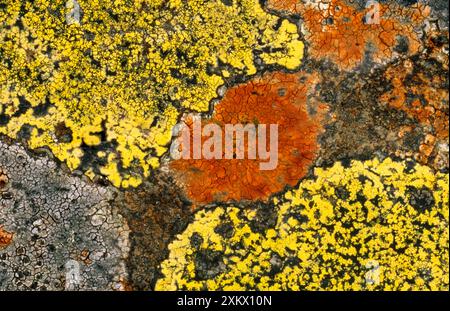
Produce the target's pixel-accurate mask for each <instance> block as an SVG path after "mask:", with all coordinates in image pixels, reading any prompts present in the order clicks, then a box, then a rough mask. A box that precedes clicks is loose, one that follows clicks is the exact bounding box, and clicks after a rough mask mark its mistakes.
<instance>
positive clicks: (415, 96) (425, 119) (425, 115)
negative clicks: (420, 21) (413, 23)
mask: <svg viewBox="0 0 450 311" xmlns="http://www.w3.org/2000/svg"><path fill="white" fill-rule="evenodd" d="M434 39H435V38H434ZM430 40H431V39H430ZM429 43H430V44H428V45H427V48H428V54H429V57H431V58H427V59H426V60H425V63H422V62H421V61H420V60H413V59H406V60H404V61H401V62H399V63H397V64H395V65H393V66H391V67H389V68H388V69H387V71H386V74H385V76H386V80H387V81H390V83H391V84H392V88H391V90H390V91H388V92H386V93H384V94H382V95H381V96H380V102H381V103H384V104H387V105H389V106H391V107H393V108H396V109H399V110H402V111H404V112H405V113H406V114H407V115H408V116H410V117H412V118H414V119H416V120H417V121H418V122H419V123H420V124H421V125H422V126H423V127H424V128H425V132H426V134H425V136H424V139H423V141H422V142H421V145H420V147H419V150H418V151H419V153H418V154H417V156H416V158H417V160H419V161H420V162H422V163H427V161H428V158H429V157H430V156H431V155H432V153H433V151H434V148H435V145H436V143H438V142H440V141H443V142H447V143H448V138H449V121H448V116H449V94H448V76H447V73H448V67H447V66H448V64H443V66H444V67H442V68H441V69H439V70H437V69H435V68H434V66H433V64H435V63H436V60H437V59H439V57H437V56H439V55H438V54H436V53H435V51H436V50H439V49H440V47H439V46H435V45H433V44H432V42H429ZM411 130H412V127H408V128H404V129H402V130H401V131H400V133H399V135H404V132H408V131H411Z"/></svg>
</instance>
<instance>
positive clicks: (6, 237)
mask: <svg viewBox="0 0 450 311" xmlns="http://www.w3.org/2000/svg"><path fill="white" fill-rule="evenodd" d="M13 236H14V234H12V233H10V232H8V231H6V230H4V229H3V227H2V226H0V249H2V248H5V247H7V246H8V245H9V244H11V242H12V239H13Z"/></svg>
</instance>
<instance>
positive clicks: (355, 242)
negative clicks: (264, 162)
mask: <svg viewBox="0 0 450 311" xmlns="http://www.w3.org/2000/svg"><path fill="white" fill-rule="evenodd" d="M448 186H449V175H448V174H444V173H437V174H435V173H434V172H433V171H432V170H431V169H430V168H428V167H426V166H421V165H419V164H414V163H411V162H396V161H393V160H391V159H389V158H387V159H385V160H383V161H380V160H378V159H374V160H369V161H365V162H361V161H351V163H350V165H349V166H348V167H346V166H344V165H343V164H341V163H336V164H335V165H334V166H333V167H331V168H316V169H315V171H314V178H311V179H307V180H304V181H303V182H302V183H301V184H300V185H299V186H298V187H297V188H296V189H294V190H291V191H288V192H287V193H285V194H284V195H283V197H282V198H279V199H275V200H274V201H273V203H274V205H273V206H272V207H266V208H265V209H262V208H261V207H257V208H255V209H239V208H236V207H218V208H215V209H213V210H209V211H200V212H198V213H197V215H196V217H195V220H194V222H193V223H192V224H191V225H189V226H188V227H187V229H186V230H185V232H184V233H183V234H182V235H179V236H178V237H177V239H176V240H175V241H174V242H173V243H172V244H171V245H170V246H169V250H170V255H169V258H168V259H167V260H166V261H164V262H163V263H162V273H163V275H164V277H163V278H162V279H160V280H159V281H158V282H157V284H156V289H157V290H177V289H187V290H201V289H208V290H232V289H254V290H321V289H327V290H380V289H382V290H419V289H420V290H427V289H428V290H448V284H449V274H448V273H449V271H448V263H449V253H448V234H449V233H448V217H449V205H448V204H449V202H448ZM255 213H256V214H255Z"/></svg>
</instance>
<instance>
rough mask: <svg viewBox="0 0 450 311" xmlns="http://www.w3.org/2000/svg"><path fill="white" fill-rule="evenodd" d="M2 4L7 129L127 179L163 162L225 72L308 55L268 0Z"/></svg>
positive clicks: (117, 180) (1, 101) (0, 128)
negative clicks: (187, 116)
mask: <svg viewBox="0 0 450 311" xmlns="http://www.w3.org/2000/svg"><path fill="white" fill-rule="evenodd" d="M0 4H1V5H0V60H1V62H0V134H5V135H8V136H10V137H12V138H17V137H18V136H20V135H22V136H25V138H26V140H27V142H28V144H29V146H30V147H31V148H33V149H34V148H39V147H48V148H50V150H51V151H52V152H53V154H54V155H55V156H56V157H57V158H58V159H59V160H61V161H64V162H66V163H67V165H68V167H69V168H70V169H72V170H74V169H82V170H84V171H85V173H86V174H87V175H88V176H91V177H93V176H96V175H103V176H106V177H107V178H108V179H109V180H110V181H111V182H112V183H113V184H114V185H115V186H117V187H125V188H126V187H129V186H138V185H139V184H140V183H141V182H142V179H143V178H145V177H147V176H149V174H150V171H151V169H152V168H155V167H157V166H159V159H160V157H161V156H162V155H163V154H164V153H165V152H166V151H167V145H168V144H169V142H170V140H171V134H172V133H171V130H172V127H173V126H174V125H175V123H176V122H177V119H178V118H179V116H180V114H181V113H182V112H183V111H185V110H186V111H196V112H204V111H207V110H208V108H209V102H210V101H211V100H212V99H214V98H215V97H217V94H216V90H217V88H218V87H219V86H221V85H222V84H223V83H224V79H226V78H228V77H230V76H233V75H253V74H255V73H256V72H257V69H256V66H255V61H256V59H255V58H256V57H259V58H260V59H261V61H262V62H263V63H265V64H267V65H279V66H282V67H284V68H287V69H295V68H297V67H298V66H299V65H300V61H301V59H302V56H303V43H302V42H301V41H299V37H298V33H297V26H296V25H294V24H292V23H291V22H289V21H287V20H281V19H280V18H279V17H277V16H274V15H271V14H269V13H266V12H265V11H264V10H263V9H262V8H261V6H260V4H259V1H257V0H240V1H233V2H232V3H231V2H230V3H228V2H226V1H220V0H215V1H205V0H189V1H181V0H169V1H166V0H164V1H163V0H151V1H120V0H116V1H98V0H97V1H82V0H79V1H68V2H67V1H48V0H39V1H34V2H31V1H14V0H10V1H1V2H0ZM78 8H79V14H78V15H77V14H72V13H73V10H75V9H78ZM224 68H225V69H224ZM24 133H25V134H26V135H24ZM61 133H62V134H61ZM87 153H89V154H87ZM83 161H87V162H88V164H87V165H84V164H83ZM89 161H90V162H89Z"/></svg>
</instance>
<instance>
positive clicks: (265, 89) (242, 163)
mask: <svg viewBox="0 0 450 311" xmlns="http://www.w3.org/2000/svg"><path fill="white" fill-rule="evenodd" d="M317 82H318V77H317V75H315V74H307V73H297V74H285V73H270V74H266V75H265V76H263V77H261V78H257V79H255V80H253V81H250V82H248V83H246V84H243V85H239V86H237V87H234V88H231V89H229V90H228V91H227V93H226V94H225V97H224V99H223V100H222V101H221V102H220V103H219V104H218V105H217V106H216V107H215V112H214V114H213V116H212V118H211V119H208V120H203V121H202V127H204V126H205V125H207V124H213V123H214V124H218V125H220V126H221V128H222V132H223V133H225V131H224V125H225V124H244V125H245V124H252V123H253V124H266V125H267V126H268V127H269V124H278V136H279V137H278V166H277V167H276V168H275V169H274V170H260V167H259V164H260V163H261V162H260V160H259V159H248V158H245V159H210V160H207V159H198V160H196V159H180V160H175V161H172V162H171V167H172V168H173V169H174V170H175V172H176V173H175V174H176V175H177V177H178V180H181V181H182V183H181V184H182V185H183V187H184V188H185V190H186V193H187V195H188V196H189V197H190V198H191V199H192V200H193V201H194V203H208V202H212V201H222V202H226V201H230V200H255V199H262V200H265V199H267V198H268V197H269V196H270V195H271V194H272V193H275V192H278V191H281V190H282V189H283V188H284V187H285V186H286V185H295V184H296V183H297V182H298V180H299V179H300V178H301V177H303V176H304V175H305V174H306V173H307V170H308V166H309V165H310V164H311V162H312V161H313V160H314V158H315V156H316V151H317V149H318V144H317V142H316V139H317V136H318V134H319V133H320V132H321V131H322V125H321V122H320V121H321V120H322V118H323V116H324V112H325V111H326V110H327V107H326V106H325V105H323V104H321V103H318V102H314V101H313V100H312V99H310V98H309V96H308V95H309V93H310V91H312V90H314V87H315V85H316V83H317ZM190 120H192V119H189V118H187V120H186V124H187V125H188V126H189V127H190V128H192V126H193V125H192V122H191V121H190ZM268 135H269V134H268ZM191 138H192V131H191ZM203 138H206V137H205V136H203ZM245 147H246V148H247V147H248V145H247V143H246V145H245Z"/></svg>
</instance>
